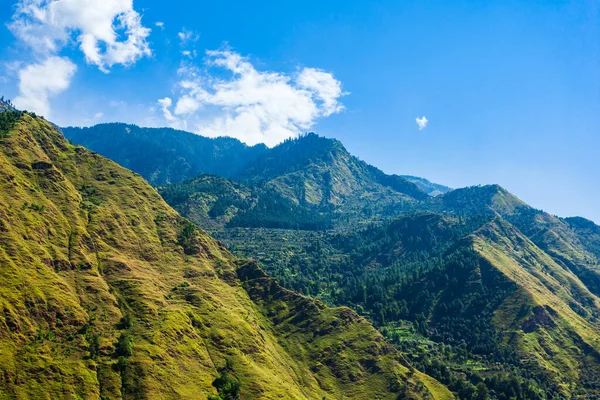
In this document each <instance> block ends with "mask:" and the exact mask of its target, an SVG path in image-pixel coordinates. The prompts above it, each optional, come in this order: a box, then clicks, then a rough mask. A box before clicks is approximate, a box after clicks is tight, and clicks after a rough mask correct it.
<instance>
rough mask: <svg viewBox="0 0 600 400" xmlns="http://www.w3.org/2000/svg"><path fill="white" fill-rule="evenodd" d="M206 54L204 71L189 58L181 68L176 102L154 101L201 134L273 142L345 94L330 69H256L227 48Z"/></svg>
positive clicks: (330, 110)
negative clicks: (224, 74)
mask: <svg viewBox="0 0 600 400" xmlns="http://www.w3.org/2000/svg"><path fill="white" fill-rule="evenodd" d="M206 55H207V61H206V67H207V68H206V69H204V70H203V71H201V70H200V69H199V68H197V67H196V66H194V65H191V64H189V63H188V64H184V65H183V66H182V67H181V68H180V70H179V74H180V78H181V79H180V82H179V84H178V88H177V89H178V90H179V93H180V94H179V98H178V99H177V101H176V102H175V103H174V102H173V101H172V100H171V99H170V98H166V99H168V101H167V100H166V99H161V100H159V104H160V105H161V109H162V111H163V115H164V117H165V119H166V120H167V121H168V122H169V123H170V124H171V125H172V126H177V127H181V126H184V125H185V126H191V127H192V129H193V130H194V131H195V132H197V133H199V134H202V135H205V136H210V137H216V136H231V137H235V138H238V139H240V140H242V141H243V142H245V143H248V144H256V143H265V144H267V145H268V146H273V145H276V144H277V143H280V142H281V141H283V140H284V139H286V138H288V137H295V136H297V135H298V134H300V133H301V132H303V131H306V130H308V129H310V127H311V126H313V125H314V123H315V121H316V120H317V119H319V118H322V117H327V116H330V115H332V114H334V113H339V112H340V111H342V110H343V108H344V107H343V105H342V104H341V103H340V102H339V98H340V97H341V96H343V95H345V94H346V93H344V92H343V91H342V84H341V82H339V81H338V80H336V79H335V78H334V76H333V75H332V74H331V73H329V72H325V71H322V70H319V69H315V68H303V69H301V70H299V71H298V72H296V73H294V74H291V75H287V74H283V73H279V72H271V71H258V70H257V69H256V68H255V67H254V65H252V63H250V61H248V59H247V58H245V57H242V56H241V55H240V54H238V53H235V52H233V51H231V50H228V49H226V50H218V51H208V52H207V53H206ZM210 67H213V68H219V69H225V70H227V71H229V72H230V75H229V76H228V77H227V78H222V77H221V78H217V77H214V76H212V75H210V73H209V68H210ZM219 76H222V74H221V73H220V74H219ZM173 104H175V108H174V111H171V109H172V106H173Z"/></svg>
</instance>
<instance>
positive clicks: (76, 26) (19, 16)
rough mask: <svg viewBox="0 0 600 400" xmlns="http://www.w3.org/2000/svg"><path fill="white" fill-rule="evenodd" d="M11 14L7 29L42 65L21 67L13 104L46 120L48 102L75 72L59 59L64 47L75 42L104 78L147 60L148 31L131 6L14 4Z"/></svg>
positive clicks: (25, 0) (44, 0)
mask: <svg viewBox="0 0 600 400" xmlns="http://www.w3.org/2000/svg"><path fill="white" fill-rule="evenodd" d="M15 9H16V11H15V13H14V15H13V17H12V21H11V22H10V23H9V24H8V27H9V29H10V30H11V32H12V33H13V34H14V35H15V36H16V37H17V38H18V39H19V40H20V41H21V42H22V43H24V44H25V45H26V46H28V47H29V48H30V49H31V51H32V55H33V58H34V59H38V60H42V61H38V62H37V63H33V64H31V65H28V66H25V67H23V66H21V67H20V71H19V73H18V75H19V80H20V83H19V88H20V94H19V96H18V98H17V99H19V102H17V99H15V103H17V104H18V105H19V106H20V107H22V108H27V109H30V110H33V111H35V112H37V113H40V114H43V115H45V116H46V117H48V114H49V112H50V107H49V103H48V99H49V97H50V96H51V95H54V94H58V93H60V92H62V91H64V90H66V89H67V88H68V87H69V84H70V80H71V78H72V76H73V74H74V73H75V70H76V67H75V65H74V64H73V63H72V62H71V61H70V60H69V59H68V58H65V57H59V53H60V51H61V50H62V49H63V48H64V47H66V46H69V45H71V44H72V43H73V42H76V43H77V44H78V45H79V48H80V49H81V51H82V52H83V54H84V55H85V59H86V61H87V63H89V64H92V65H95V66H97V67H98V68H99V69H100V70H101V71H103V72H106V73H107V72H108V71H109V69H110V68H111V67H112V66H114V65H117V64H121V65H125V66H128V65H131V64H134V63H135V62H137V61H138V60H139V59H140V58H141V57H144V56H150V55H151V51H150V47H149V45H148V42H147V38H148V36H149V35H150V29H148V28H146V27H144V26H143V25H142V22H141V16H140V15H139V14H138V13H137V12H136V11H135V10H134V9H133V0H102V1H98V0H19V1H18V3H17V5H16V6H15ZM28 80H31V81H28ZM35 85H40V86H39V87H35Z"/></svg>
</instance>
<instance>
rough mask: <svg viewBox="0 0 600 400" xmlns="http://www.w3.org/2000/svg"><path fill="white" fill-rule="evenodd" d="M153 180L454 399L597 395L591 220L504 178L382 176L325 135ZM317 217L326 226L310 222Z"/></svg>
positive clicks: (238, 251)
mask: <svg viewBox="0 0 600 400" xmlns="http://www.w3.org/2000/svg"><path fill="white" fill-rule="evenodd" d="M226 178H228V179H226ZM158 189H159V191H160V193H161V194H162V195H163V196H164V198H165V200H166V201H167V202H169V203H170V204H172V205H173V206H174V207H176V208H177V209H178V210H179V211H180V212H182V213H183V214H184V215H187V216H189V217H190V218H192V219H193V221H194V222H196V223H197V224H199V225H200V226H206V227H208V228H211V232H212V233H213V234H214V235H215V236H216V237H217V238H218V239H219V240H221V241H222V242H223V243H224V244H225V246H226V247H227V248H228V249H229V250H230V251H232V252H233V253H234V254H235V255H237V256H241V257H253V258H255V259H257V260H258V263H259V265H260V266H261V267H262V268H264V269H265V271H266V272H267V273H269V274H271V275H272V276H273V277H274V278H276V279H278V281H279V282H280V284H281V285H282V286H283V287H286V288H288V289H290V290H295V291H298V292H300V293H302V294H304V295H308V296H311V297H314V298H317V299H319V300H320V301H323V302H324V303H326V304H328V305H330V306H347V307H350V308H352V309H354V310H356V311H357V312H358V314H359V315H362V316H364V317H365V318H366V319H367V320H369V321H370V322H371V323H373V324H374V325H375V326H376V327H377V329H378V330H379V331H380V332H381V333H382V334H383V335H384V336H385V337H386V338H387V339H388V340H389V341H390V342H391V343H393V344H394V346H395V347H396V348H397V349H399V350H401V351H402V352H403V353H404V354H405V356H406V357H407V358H408V360H409V361H410V362H411V363H413V364H414V365H415V366H416V367H417V368H419V369H420V370H423V371H424V372H426V373H427V374H429V375H430V376H432V377H434V378H436V379H438V380H439V381H440V382H442V383H443V384H445V385H447V386H448V388H450V389H451V390H452V392H453V393H454V394H455V396H456V397H458V398H461V399H469V400H475V399H502V400H504V399H506V400H508V399H518V400H526V399H527V400H528V399H540V400H541V399H564V398H576V399H594V398H600V389H599V388H600V381H599V379H598V376H600V353H599V352H600V342H599V341H598V340H597V337H598V333H599V332H600V325H599V322H600V320H599V317H600V298H599V296H600V227H598V226H597V225H595V224H594V223H593V222H591V221H588V220H585V219H583V218H579V217H576V218H565V219H563V218H559V217H556V216H553V215H550V214H548V213H545V212H543V211H541V210H537V209H535V208H533V207H530V206H529V205H527V204H526V203H525V202H523V201H522V200H520V199H519V198H518V197H516V196H515V195H513V194H512V193H510V192H508V191H507V190H506V189H504V188H502V187H501V186H498V185H485V186H472V187H468V188H461V189H455V190H446V189H447V188H446V189H444V188H440V187H436V185H435V184H430V183H428V181H426V180H423V179H420V178H415V177H411V176H405V177H402V176H396V175H386V174H384V173H383V172H381V171H380V170H378V169H377V168H376V167H373V166H370V165H368V164H366V163H364V162H362V161H360V160H359V159H358V158H356V157H354V156H352V155H351V154H349V153H348V152H347V151H346V149H345V148H344V147H343V145H342V144H341V143H340V142H338V141H336V140H331V139H326V138H322V137H319V136H317V135H314V134H308V135H303V136H302V137H299V138H297V139H291V140H287V141H285V142H284V143H282V144H281V145H279V146H276V147H274V148H273V149H268V150H267V151H265V152H263V153H261V154H259V155H257V156H256V157H255V158H253V159H252V160H251V161H249V162H248V164H247V165H246V166H245V167H244V168H241V169H240V170H239V171H238V172H237V173H236V174H234V175H232V176H229V177H225V176H206V175H202V176H198V177H196V178H193V179H190V180H187V181H182V182H179V183H177V184H171V185H164V186H161V187H159V188H158ZM436 190H437V191H439V192H442V193H437V192H436ZM313 218H314V220H317V221H320V222H323V221H325V222H329V224H327V223H325V224H321V225H319V224H316V225H311V224H306V225H301V224H302V221H307V222H309V221H313ZM319 218H321V219H319ZM240 221H244V222H240ZM240 227H241V228H240ZM330 227H331V228H333V229H329V228H330ZM242 228H243V229H242ZM274 228H285V229H274ZM298 228H300V229H303V230H296V229H298Z"/></svg>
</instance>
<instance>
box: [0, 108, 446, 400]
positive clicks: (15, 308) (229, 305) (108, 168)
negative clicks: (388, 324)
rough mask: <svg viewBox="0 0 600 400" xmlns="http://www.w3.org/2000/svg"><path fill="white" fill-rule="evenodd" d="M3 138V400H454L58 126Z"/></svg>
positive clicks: (35, 122) (353, 319)
mask: <svg viewBox="0 0 600 400" xmlns="http://www.w3.org/2000/svg"><path fill="white" fill-rule="evenodd" d="M0 140H1V141H2V146H1V147H0V165H1V166H2V168H1V169H0V187H1V189H2V190H0V197H1V200H2V201H1V202H0V216H1V218H0V221H1V225H0V261H1V262H2V266H3V268H2V269H0V274H1V275H2V276H1V279H2V282H3V284H2V286H0V304H1V306H2V310H3V312H2V313H0V343H2V345H0V360H2V362H1V363H0V369H1V370H2V373H1V376H2V377H3V378H2V379H1V380H0V393H1V394H2V397H4V396H5V397H7V398H11V397H17V398H39V397H52V398H61V397H65V396H66V397H74V398H76V397H81V398H100V397H101V398H107V399H108V398H155V397H161V398H198V395H199V394H204V395H206V396H209V395H210V396H212V397H210V398H211V399H217V398H229V397H228V396H236V393H244V394H245V396H248V397H249V398H281V397H284V398H285V397H287V398H307V399H308V398H311V399H312V398H322V397H323V396H338V395H344V396H345V397H347V398H365V396H370V395H371V394H373V395H374V396H376V397H378V398H381V399H393V398H396V397H397V396H398V393H399V392H401V391H406V393H410V394H411V395H412V396H415V397H416V398H423V397H427V396H434V397H435V398H439V399H446V398H452V395H451V394H450V393H449V392H448V391H447V390H445V389H444V388H443V386H441V385H439V384H437V383H435V381H434V380H432V379H431V378H424V376H425V375H423V374H421V373H410V369H409V368H408V367H407V366H405V365H406V363H405V361H404V360H403V358H402V356H401V355H400V353H398V352H397V351H396V350H394V349H393V348H390V347H389V345H387V344H386V343H385V341H384V340H383V338H382V337H381V335H380V334H379V333H378V332H377V331H376V330H374V329H373V328H372V327H371V326H370V324H369V323H368V322H367V321H366V320H364V319H361V318H360V317H358V315H356V314H355V313H353V312H352V311H350V310H348V309H345V308H335V309H333V308H328V307H326V306H325V305H323V304H320V303H319V302H317V301H314V300H312V299H308V298H305V297H302V296H299V295H296V294H294V293H292V292H290V291H286V290H285V289H283V288H281V287H280V286H278V285H277V284H276V283H275V281H274V280H272V279H271V278H267V277H266V275H264V273H263V272H262V271H261V270H260V269H259V268H258V266H257V265H256V264H255V263H252V262H249V261H243V260H239V259H236V258H235V257H233V256H232V255H231V254H230V253H228V252H227V250H226V249H225V248H224V247H223V246H222V245H221V244H220V243H219V242H217V241H215V240H214V239H212V238H211V237H209V236H208V235H207V234H206V233H205V232H204V231H202V230H200V229H198V228H196V227H195V226H194V225H192V224H190V223H189V222H188V221H187V220H185V219H184V218H183V217H181V216H179V215H178V214H177V213H176V212H175V211H174V210H173V209H171V208H170V207H169V206H168V205H167V204H166V203H165V202H164V201H163V200H162V198H161V197H160V196H159V195H158V193H157V192H156V191H155V190H154V189H153V188H152V187H151V186H150V185H149V184H148V183H146V182H145V181H144V180H142V179H141V177H140V176H139V175H137V174H135V173H133V172H131V171H129V170H127V169H125V168H123V167H121V166H119V165H117V164H115V163H113V162H112V161H109V160H107V159H105V158H103V157H102V156H100V155H98V154H97V153H94V152H91V151H89V150H87V149H85V148H83V147H78V146H73V145H71V144H69V143H68V142H67V141H66V140H65V139H64V138H63V137H62V135H61V134H60V133H59V132H57V131H56V130H55V128H54V127H53V126H52V125H51V124H50V123H48V122H47V121H45V120H43V119H41V118H39V117H35V116H32V115H29V114H19V118H18V119H17V120H16V121H15V122H14V124H13V125H12V127H11V129H10V130H9V131H8V132H7V133H6V135H5V136H3V137H2V139H0ZM257 278H258V279H257ZM259 283H260V284H259ZM259 289H260V290H259ZM309 310H310V312H309V313H308V314H303V313H305V312H306V311H309ZM316 349H320V350H319V351H316ZM333 349H336V351H333ZM319 357H323V358H321V359H320V358H319ZM375 370H377V371H378V372H377V373H375V372H374V371H375ZM190 377H193V379H190ZM430 388H431V389H430Z"/></svg>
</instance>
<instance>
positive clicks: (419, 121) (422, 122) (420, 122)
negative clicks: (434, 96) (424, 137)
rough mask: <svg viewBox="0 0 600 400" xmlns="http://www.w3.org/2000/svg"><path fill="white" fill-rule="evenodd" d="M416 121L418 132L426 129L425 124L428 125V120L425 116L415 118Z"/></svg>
mask: <svg viewBox="0 0 600 400" xmlns="http://www.w3.org/2000/svg"><path fill="white" fill-rule="evenodd" d="M416 121H417V126H418V127H419V130H420V131H422V130H423V129H425V128H427V124H428V123H429V120H428V119H427V118H426V117H425V116H422V117H421V118H419V117H417V119H416Z"/></svg>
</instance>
